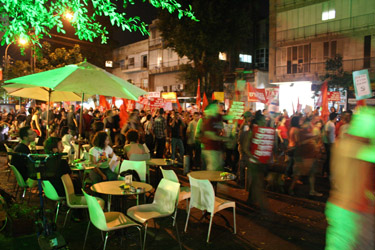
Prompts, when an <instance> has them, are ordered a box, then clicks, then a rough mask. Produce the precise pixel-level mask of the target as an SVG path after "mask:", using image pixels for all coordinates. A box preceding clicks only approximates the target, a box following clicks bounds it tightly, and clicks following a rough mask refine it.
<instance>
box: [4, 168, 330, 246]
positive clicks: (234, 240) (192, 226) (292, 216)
mask: <svg viewBox="0 0 375 250" xmlns="http://www.w3.org/2000/svg"><path fill="white" fill-rule="evenodd" d="M3 170H4V169H3V168H1V169H0V188H1V189H4V190H6V191H7V192H9V193H11V194H13V191H12V187H13V183H14V177H11V179H10V183H8V182H7V176H6V175H5V174H4V173H3ZM177 172H178V173H180V172H181V169H179V170H178V171H177ZM179 178H180V181H181V182H182V183H183V185H187V184H188V182H187V181H188V180H187V177H186V176H182V175H180V174H179ZM327 182H328V181H327V180H326V179H322V178H318V179H317V186H318V187H319V188H317V190H318V191H320V192H324V193H325V196H323V197H321V198H319V199H315V200H311V199H307V197H308V195H307V192H306V190H308V187H307V184H303V185H300V186H297V189H296V194H297V196H296V197H292V196H289V195H285V194H279V193H275V192H267V196H268V198H269V204H270V211H269V212H266V213H262V212H259V211H256V210H254V209H252V208H251V207H249V206H248V205H246V203H245V200H246V199H247V192H246V191H245V190H243V189H239V188H238V186H237V185H236V183H235V182H229V183H227V184H219V185H218V189H217V192H218V196H221V197H224V198H227V199H230V200H234V201H236V205H237V213H236V214H237V235H234V234H233V233H232V231H233V230H232V226H233V217H232V210H231V209H228V210H225V211H223V212H221V214H222V215H223V217H224V218H226V220H224V219H223V217H222V216H216V215H215V217H214V221H213V226H212V231H211V242H210V243H208V244H207V243H206V237H207V231H208V222H209V220H208V219H202V220H200V219H201V217H202V212H201V211H199V210H195V209H194V210H193V211H192V216H191V219H190V221H189V227H188V231H187V233H184V232H183V228H184V226H185V221H186V212H185V203H182V204H180V205H179V211H178V217H177V225H178V229H179V233H180V237H181V242H182V245H183V248H184V249H236V250H237V249H269V250H275V249H280V250H283V249H285V250H293V249H304V250H305V249H311V250H319V249H324V241H325V229H326V221H325V216H324V207H325V200H326V199H327V192H328V189H327V187H328V184H327ZM286 185H288V183H286ZM31 204H32V205H36V206H37V205H38V204H39V200H38V196H37V195H36V194H32V196H31ZM47 207H48V208H51V209H53V207H54V204H53V203H52V202H50V201H49V202H47ZM64 216H65V213H64V212H61V214H60V215H59V221H58V228H59V231H60V232H61V233H62V234H63V236H64V238H65V240H66V241H67V242H68V244H69V247H70V249H82V246H83V239H84V236H85V232H86V227H87V222H88V220H87V218H85V219H84V220H83V221H81V222H79V223H77V222H73V221H71V222H69V223H68V225H67V227H66V228H65V229H64V230H62V229H61V226H62V224H63V219H64ZM149 232H150V234H149V235H148V240H147V244H146V248H147V249H179V247H178V242H177V240H176V232H175V230H174V228H173V227H172V221H171V220H170V219H164V220H160V221H158V222H157V224H156V227H155V225H154V224H153V223H150V230H149ZM128 233H129V235H128V237H127V239H125V240H123V246H121V245H120V242H121V241H120V235H121V234H114V235H113V236H112V237H111V236H110V238H109V240H108V245H107V249H123V248H125V247H127V249H139V248H140V246H139V235H138V232H137V231H136V230H134V231H132V230H129V232H128ZM100 235H101V234H100V232H99V231H98V230H97V229H96V228H94V227H91V229H90V233H89V239H88V243H87V247H86V249H101V248H102V243H101V242H102V240H101V236H100ZM0 249H15V250H19V249H28V250H29V249H39V247H38V244H37V237H36V234H31V235H26V236H22V237H12V236H11V235H10V232H9V228H7V229H5V230H4V231H3V232H0Z"/></svg>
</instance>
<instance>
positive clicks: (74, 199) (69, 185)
mask: <svg viewBox="0 0 375 250" xmlns="http://www.w3.org/2000/svg"><path fill="white" fill-rule="evenodd" d="M61 180H62V183H63V185H64V190H65V197H66V204H67V205H68V207H69V210H68V212H67V213H66V216H65V220H64V225H63V227H65V224H66V220H67V219H68V215H69V213H70V210H71V209H72V208H73V209H77V208H81V209H82V208H87V202H86V199H85V196H83V195H76V194H75V193H74V186H73V182H72V179H71V178H70V176H69V174H64V175H63V176H61ZM96 199H97V200H98V202H99V204H100V206H101V207H102V208H103V207H104V200H103V199H101V198H96Z"/></svg>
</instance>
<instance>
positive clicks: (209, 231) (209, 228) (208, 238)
mask: <svg viewBox="0 0 375 250" xmlns="http://www.w3.org/2000/svg"><path fill="white" fill-rule="evenodd" d="M210 217H211V218H210V225H209V227H208V235H207V243H208V242H209V241H210V234H211V227H212V219H213V218H214V214H213V213H212V214H211V216H210Z"/></svg>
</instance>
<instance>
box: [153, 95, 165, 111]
mask: <svg viewBox="0 0 375 250" xmlns="http://www.w3.org/2000/svg"><path fill="white" fill-rule="evenodd" d="M163 106H164V99H163V98H155V97H151V98H150V108H151V109H158V108H162V107H163Z"/></svg>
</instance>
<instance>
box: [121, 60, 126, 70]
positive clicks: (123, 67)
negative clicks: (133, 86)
mask: <svg viewBox="0 0 375 250" xmlns="http://www.w3.org/2000/svg"><path fill="white" fill-rule="evenodd" d="M120 68H121V70H124V69H125V60H120Z"/></svg>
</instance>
